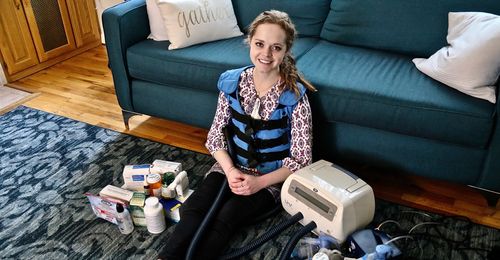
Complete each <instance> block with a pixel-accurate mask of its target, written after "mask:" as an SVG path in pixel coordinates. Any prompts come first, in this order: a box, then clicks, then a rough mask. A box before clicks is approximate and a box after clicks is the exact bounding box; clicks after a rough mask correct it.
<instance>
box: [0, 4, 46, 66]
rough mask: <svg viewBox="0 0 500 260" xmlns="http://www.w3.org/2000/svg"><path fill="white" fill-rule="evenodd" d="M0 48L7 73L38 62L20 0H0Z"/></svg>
mask: <svg viewBox="0 0 500 260" xmlns="http://www.w3.org/2000/svg"><path fill="white" fill-rule="evenodd" d="M0 50H1V52H2V57H3V60H4V62H5V65H6V67H7V73H8V74H14V73H16V72H19V71H21V70H24V69H26V68H29V67H31V66H33V65H36V64H38V58H37V56H36V50H35V46H34V44H33V41H32V39H31V34H30V29H29V27H28V23H27V22H26V17H25V16H24V11H23V7H22V5H21V0H0Z"/></svg>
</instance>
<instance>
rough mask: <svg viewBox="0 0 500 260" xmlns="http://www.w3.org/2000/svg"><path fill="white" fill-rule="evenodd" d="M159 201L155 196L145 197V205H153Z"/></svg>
mask: <svg viewBox="0 0 500 260" xmlns="http://www.w3.org/2000/svg"><path fill="white" fill-rule="evenodd" d="M159 202H160V201H159V200H158V198H157V197H149V198H147V199H146V207H154V206H156V204H158V203H159Z"/></svg>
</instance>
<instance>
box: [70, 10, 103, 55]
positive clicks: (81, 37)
mask: <svg viewBox="0 0 500 260" xmlns="http://www.w3.org/2000/svg"><path fill="white" fill-rule="evenodd" d="M67 4H68V10H69V14H70V17H71V25H72V26H73V32H74V35H75V40H76V47H77V48H79V47H82V46H84V45H86V44H89V43H94V42H96V41H100V40H101V35H100V32H99V20H98V19H97V12H96V6H95V2H94V0H72V1H71V0H67Z"/></svg>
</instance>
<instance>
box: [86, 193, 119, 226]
mask: <svg viewBox="0 0 500 260" xmlns="http://www.w3.org/2000/svg"><path fill="white" fill-rule="evenodd" d="M85 196H87V198H88V199H89V202H90V206H91V207H92V211H94V214H95V215H96V216H97V217H99V218H102V219H104V220H107V221H109V222H111V223H113V224H117V223H118V222H117V221H116V215H117V212H116V204H117V203H122V202H121V201H119V200H116V199H113V198H106V197H100V196H97V195H93V194H91V193H85ZM122 204H123V203H122Z"/></svg>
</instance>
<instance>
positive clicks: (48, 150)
mask: <svg viewBox="0 0 500 260" xmlns="http://www.w3.org/2000/svg"><path fill="white" fill-rule="evenodd" d="M155 159H163V160H169V161H177V162H182V164H183V168H184V169H186V170H187V172H188V174H189V177H190V188H196V187H197V185H198V184H199V182H200V180H201V179H202V176H203V175H204V174H205V172H206V171H207V170H208V169H209V168H210V166H211V165H212V163H213V162H214V161H213V159H212V158H211V157H210V156H208V155H205V154H200V153H196V152H192V151H187V150H183V149H179V148H176V147H172V146H169V145H165V144H160V143H156V142H152V141H149V140H144V139H140V138H137V137H133V136H129V135H125V134H121V133H118V132H114V131H111V130H107V129H102V128H99V127H96V126H91V125H88V124H85V123H82V122H78V121H74V120H72V119H68V118H64V117H61V116H57V115H53V114H49V113H46V112H43V111H39V110H35V109H31V108H27V107H23V106H21V107H18V108H16V109H15V110H13V111H11V112H9V113H7V114H4V115H2V116H0V216H1V217H0V258H1V259H128V258H130V259H156V256H157V254H158V252H160V251H161V250H162V248H163V247H164V245H165V242H166V240H167V237H168V235H169V234H170V233H171V231H172V228H173V224H171V226H170V227H169V229H168V230H167V231H165V232H163V233H162V234H161V235H151V234H149V233H148V232H147V231H146V229H145V228H136V229H135V230H134V232H133V233H132V234H130V235H122V234H121V233H120V232H119V231H118V228H117V227H116V226H115V225H113V224H111V223H110V222H107V221H104V220H102V219H98V218H96V217H95V215H94V214H93V212H92V210H91V208H90V205H89V203H88V200H87V198H86V196H85V195H84V193H86V192H91V193H94V194H97V193H98V192H99V191H100V189H101V188H103V187H104V186H106V185H107V184H113V185H116V186H121V185H122V183H123V182H122V170H123V167H124V166H125V165H127V164H143V163H151V162H153V160H155ZM406 211H412V209H409V208H405V207H402V206H398V205H394V204H391V203H387V202H383V201H378V200H377V213H376V216H375V220H374V222H373V225H372V226H376V225H378V224H379V223H382V221H384V220H387V219H395V220H397V221H399V222H400V223H401V224H400V225H401V226H402V228H401V229H404V228H407V230H408V229H409V228H411V226H413V225H415V224H416V223H417V224H418V223H422V222H425V221H440V223H441V224H440V225H437V226H436V225H435V226H431V225H429V226H425V227H424V226H422V227H421V228H418V229H416V230H415V231H414V234H413V235H415V238H416V239H417V240H418V241H420V242H419V244H418V245H419V246H416V245H417V244H415V243H413V244H412V243H411V242H408V243H405V244H403V245H402V246H404V247H405V249H407V250H405V249H403V251H404V252H405V254H406V255H407V257H406V258H413V259H485V258H486V255H487V254H488V251H489V250H491V248H493V246H495V245H498V246H500V234H499V231H498V230H495V229H491V228H487V227H483V226H480V225H474V224H471V223H470V222H467V221H464V220H460V219H452V218H442V217H440V216H438V215H432V214H430V215H422V214H420V213H418V214H415V213H405V212H406ZM286 217H288V215H287V214H286V213H285V212H282V213H281V214H279V215H277V216H276V217H273V218H270V219H268V220H266V221H264V222H262V223H261V224H259V225H254V226H251V227H247V228H243V229H242V230H241V232H240V233H239V234H238V235H237V236H236V237H235V238H234V240H233V241H234V242H233V244H232V245H231V247H240V246H242V245H245V244H248V243H249V242H250V241H252V240H254V239H255V238H256V237H257V236H258V235H259V234H261V233H263V232H264V230H267V229H268V228H269V227H270V226H274V225H276V224H277V223H279V222H280V221H281V220H282V219H284V218H286ZM405 225H406V226H405ZM391 226H392V227H391ZM384 227H385V228H388V231H390V232H393V233H394V234H396V232H403V233H404V231H402V230H401V229H399V230H394V225H390V224H386V225H385V226H384ZM436 227H437V228H439V229H436V230H438V232H439V233H444V234H445V237H440V235H438V234H437V233H436V231H433V230H431V229H433V228H436ZM299 228H300V226H299V225H295V226H292V227H291V228H289V229H287V230H286V231H285V232H284V233H283V234H281V235H280V236H279V237H278V238H276V239H273V240H272V241H270V242H268V243H266V244H265V245H264V246H262V247H261V248H259V249H258V250H256V251H255V252H253V253H252V254H251V255H250V256H248V258H251V259H276V258H277V256H278V255H279V253H280V250H281V248H282V247H283V246H284V245H285V244H286V242H287V241H288V239H289V238H290V236H291V235H292V233H293V232H294V231H296V230H297V229H299ZM391 228H392V230H391ZM407 230H406V231H407ZM420 248H422V250H423V251H422V250H421V249H420Z"/></svg>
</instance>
